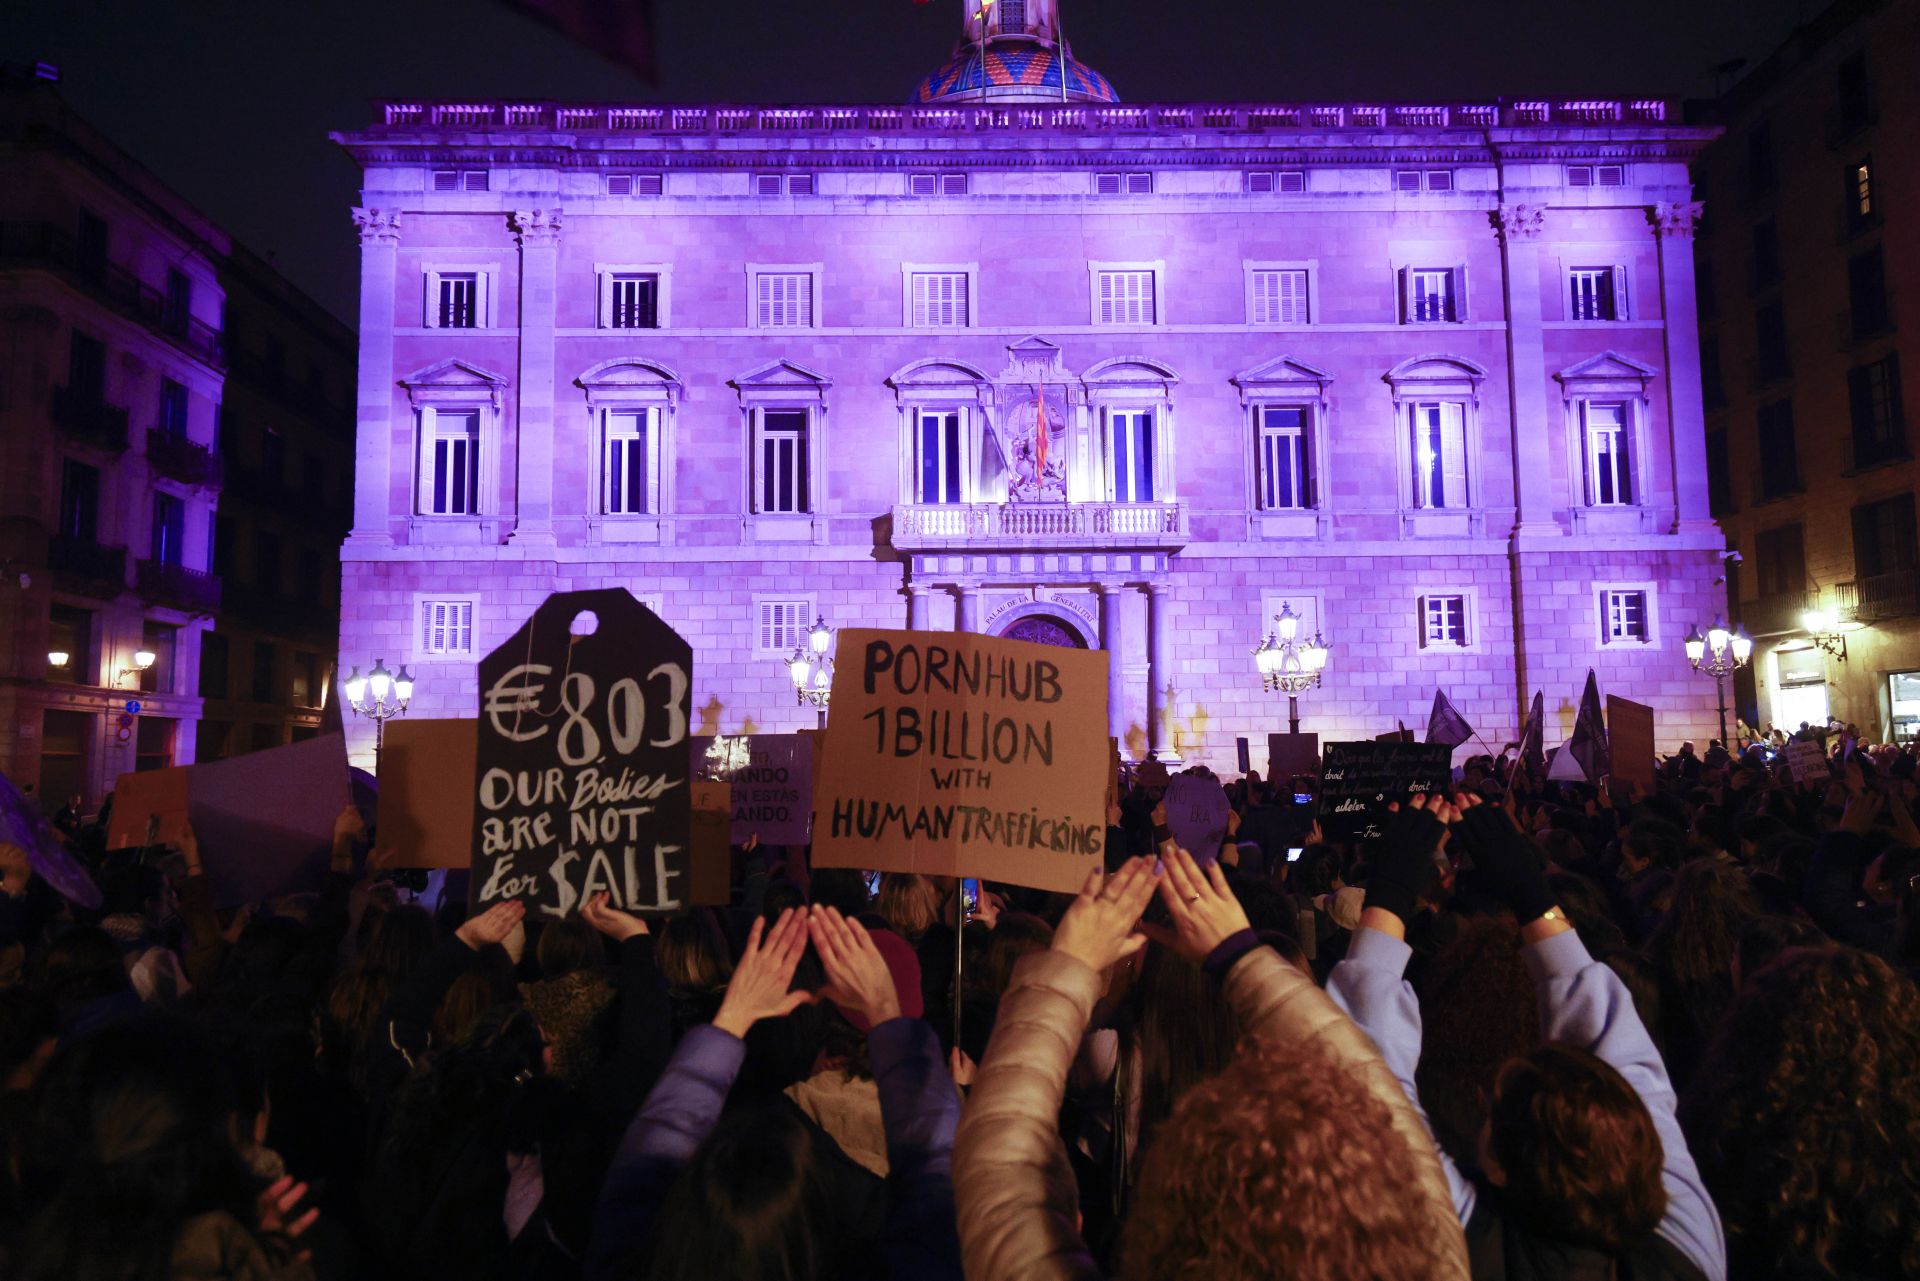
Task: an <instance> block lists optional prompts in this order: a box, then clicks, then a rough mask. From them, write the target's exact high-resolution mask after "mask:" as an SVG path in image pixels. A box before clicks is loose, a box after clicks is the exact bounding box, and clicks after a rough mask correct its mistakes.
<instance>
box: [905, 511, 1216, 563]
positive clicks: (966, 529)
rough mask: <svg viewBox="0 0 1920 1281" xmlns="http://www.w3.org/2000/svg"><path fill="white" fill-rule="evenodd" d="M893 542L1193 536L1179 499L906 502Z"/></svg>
mask: <svg viewBox="0 0 1920 1281" xmlns="http://www.w3.org/2000/svg"><path fill="white" fill-rule="evenodd" d="M892 542H893V546H894V549H895V550H897V551H902V552H931V551H978V550H985V549H1006V550H1018V551H1089V550H1114V551H1178V550H1179V549H1180V548H1182V547H1184V546H1186V544H1187V509H1186V508H1185V507H1184V506H1182V505H1181V504H1179V503H1108V502H1092V503H1072V502H1068V503H902V504H900V505H899V506H897V507H895V508H894V509H893V533H892Z"/></svg>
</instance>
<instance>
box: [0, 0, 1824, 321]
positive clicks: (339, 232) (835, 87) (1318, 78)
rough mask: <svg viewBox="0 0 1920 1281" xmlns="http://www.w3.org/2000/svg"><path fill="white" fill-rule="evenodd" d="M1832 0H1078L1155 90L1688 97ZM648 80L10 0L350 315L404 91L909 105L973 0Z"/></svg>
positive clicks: (760, 16) (733, 16) (860, 12)
mask: <svg viewBox="0 0 1920 1281" xmlns="http://www.w3.org/2000/svg"><path fill="white" fill-rule="evenodd" d="M1822 7H1823V5H1822V4H1821V0H1590V2H1589V3H1584V4H1575V3H1568V2H1567V0H1533V2H1531V3H1528V2H1522V0H1429V2H1427V3H1418V4H1415V3H1385V2H1383V0H1332V2H1327V0H1321V2H1320V3H1307V4H1301V3H1283V2H1282V0H1159V2H1158V3H1154V2H1152V0H1062V5H1061V11H1062V19H1063V21H1064V23H1065V25H1066V34H1067V37H1068V39H1069V40H1070V41H1071V42H1072V44H1073V49H1074V54H1075V56H1077V57H1079V58H1081V59H1082V60H1084V61H1086V62H1088V63H1090V64H1091V65H1092V66H1094V67H1095V68H1097V69H1098V70H1100V71H1102V72H1104V73H1105V74H1106V75H1107V76H1108V78H1109V79H1111V80H1112V81H1113V83H1114V86H1115V87H1116V88H1117V89H1118V90H1119V91H1120V95H1121V97H1122V98H1123V99H1126V100H1130V101H1134V102H1146V101H1160V102H1182V101H1206V100H1257V101H1287V100H1303V99H1321V100H1336V101H1340V100H1354V101H1357V100H1362V99H1385V100H1409V99H1429V98H1439V99H1444V98H1486V97H1491V96H1506V97H1521V96H1528V95H1536V94H1537V95H1546V96H1551V97H1563V96H1586V95H1592V96H1596V97H1619V96H1637V95H1649V96H1683V97H1704V96H1708V95H1710V94H1711V93H1712V92H1713V89H1714V67H1715V66H1716V65H1717V64H1719V63H1721V62H1724V61H1725V60H1727V59H1730V58H1748V59H1751V60H1753V61H1755V62H1757V61H1759V60H1760V59H1761V58H1762V57H1764V56H1765V55H1766V54H1767V53H1768V52H1769V51H1771V50H1772V49H1773V48H1774V47H1775V46H1776V45H1777V44H1778V43H1779V42H1780V41H1781V40H1782V39H1783V38H1784V37H1785V36H1786V35H1787V34H1788V33H1789V32H1790V31H1791V30H1792V28H1793V26H1794V24H1795V23H1796V22H1797V21H1799V20H1801V19H1802V18H1803V17H1806V16H1811V15H1812V14H1813V13H1815V12H1817V11H1818V10H1819V9H1820V8H1822ZM654 8H655V14H656V34H657V36H658V43H659V63H660V77H659V83H658V84H657V85H649V84H647V83H645V82H644V81H642V80H641V79H640V78H639V77H638V76H637V75H634V74H632V73H630V72H628V71H626V70H624V69H622V68H621V67H618V66H616V65H613V64H611V63H608V62H606V61H603V60H602V59H600V58H599V57H598V56H596V55H595V54H594V53H592V52H591V51H589V50H587V49H584V48H581V47H579V46H577V45H574V44H572V43H571V42H569V41H568V40H566V39H565V38H564V37H562V36H559V35H557V34H555V33H553V32H551V31H549V30H547V29H546V28H544V27H542V26H540V25H539V24H538V23H536V22H533V21H531V20H528V19H526V18H523V17H521V16H519V15H518V14H517V13H515V12H514V11H512V10H510V9H508V8H507V7H505V6H504V5H501V4H499V3H496V2H495V0H66V2H65V3H42V4H29V5H16V6H13V8H12V11H11V12H10V13H9V14H8V18H7V25H8V28H9V36H10V40H9V44H10V46H11V47H10V50H9V52H8V53H7V55H6V56H7V57H8V58H9V60H17V59H25V60H28V61H35V60H38V61H44V62H51V63H54V64H56V65H58V66H59V67H60V68H61V72H62V92H63V93H64V94H65V97H66V100H67V101H68V102H69V103H70V104H71V105H72V106H74V107H75V108H76V109H78V110H79V111H80V112H81V114H83V115H84V116H86V117H87V118H88V119H89V120H91V121H92V122H93V123H94V124H95V125H97V126H99V127H100V128H101V129H103V130H104V131H105V132H106V133H107V134H108V135H109V136H110V137H112V138H113V139H114V140H115V141H117V142H118V143H119V144H120V145H121V146H123V147H124V148H126V150H128V151H129V152H130V153H132V154H133V155H134V156H135V157H137V158H138V159H140V160H141V161H143V162H144V163H145V164H146V165H147V166H148V167H149V168H151V169H153V170H154V171H155V172H156V173H158V174H159V175H160V177H161V178H162V179H163V180H164V181H166V182H167V183H168V184H170V185H171V186H172V187H173V188H174V189H175V190H177V191H179V192H181V193H182V194H183V195H185V196H186V197H187V198H188V199H189V200H192V201H193V202H195V203H196V204H197V205H199V206H200V208H201V209H203V210H204V211H205V212H206V213H207V214H209V215H210V216H212V217H213V218H214V219H215V220H216V221H218V222H220V223H221V224H223V225H224V226H226V227H227V228H228V229H229V230H230V231H232V232H233V233H234V234H235V235H236V236H237V237H238V238H239V239H241V240H243V241H245V242H246V243H247V244H249V245H250V246H252V247H253V248H254V249H256V250H258V251H260V252H262V253H265V254H268V255H270V256H272V257H273V258H274V260H275V261H276V262H277V263H278V264H279V265H280V267H281V268H282V269H283V270H284V271H286V273H287V274H288V275H289V276H291V277H292V278H293V280H294V282H295V283H296V284H298V285H300V286H301V287H303V288H305V289H307V290H308V291H309V292H311V293H312V294H313V295H314V296H315V297H317V298H318V299H319V300H320V301H321V303H323V304H324V305H325V306H327V307H328V308H330V309H331V310H333V311H334V312H335V313H336V314H338V315H340V316H342V317H345V318H348V319H349V320H350V319H351V318H352V316H353V314H354V306H355V303H354V296H355V290H356V282H357V280H358V266H357V248H356V241H355V238H354V234H353V229H352V225H351V223H350V221H349V219H348V215H347V209H348V206H350V205H352V204H354V203H355V196H356V191H357V188H358V173H359V171H358V169H357V168H356V167H355V166H354V165H353V163H352V162H351V161H349V160H348V159H347V158H346V156H345V155H344V154H343V153H341V152H340V150H339V149H338V148H337V147H335V146H334V145H333V144H332V143H331V142H329V141H328V140H327V131H328V130H330V129H355V128H359V127H361V126H362V125H365V124H368V123H370V122H371V121H372V119H373V103H374V102H375V101H377V100H378V99H381V98H383V97H394V98H406V97H418V98H426V99H436V98H439V99H457V98H478V99H492V98H503V97H511V98H521V99H547V98H557V99H597V100H603V101H606V100H629V101H675V102H899V101H903V100H904V99H905V97H906V95H907V93H908V91H909V89H910V88H911V86H912V85H913V83H914V81H915V80H916V79H917V78H919V77H920V76H921V75H924V74H925V73H926V72H928V71H930V70H932V69H933V68H934V67H935V66H937V65H938V64H939V63H940V62H941V61H942V60H943V59H944V57H945V56H946V54H947V52H948V51H949V49H950V48H951V46H952V43H953V39H954V35H955V33H956V32H957V31H958V29H959V25H960V13H959V4H958V3H957V2H956V0H933V3H930V4H927V5H924V6H922V5H916V4H914V3H912V2H911V0H813V2H812V3H804V2H802V0H784V2H781V0H655V5H654Z"/></svg>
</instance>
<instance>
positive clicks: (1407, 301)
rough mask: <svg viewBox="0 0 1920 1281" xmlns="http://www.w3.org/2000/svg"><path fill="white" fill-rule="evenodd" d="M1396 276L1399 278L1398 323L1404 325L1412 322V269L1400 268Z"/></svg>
mask: <svg viewBox="0 0 1920 1281" xmlns="http://www.w3.org/2000/svg"><path fill="white" fill-rule="evenodd" d="M1398 275H1399V278H1400V323H1401V324H1403V325H1405V324H1410V323H1412V321H1413V268H1411V267H1402V268H1400V270H1399V272H1398Z"/></svg>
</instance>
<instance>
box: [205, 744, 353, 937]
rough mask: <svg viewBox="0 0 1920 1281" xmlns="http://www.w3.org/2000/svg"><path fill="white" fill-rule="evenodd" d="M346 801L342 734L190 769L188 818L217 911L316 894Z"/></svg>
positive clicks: (344, 751) (344, 754)
mask: <svg viewBox="0 0 1920 1281" xmlns="http://www.w3.org/2000/svg"><path fill="white" fill-rule="evenodd" d="M350 795H351V792H350V790H349V788H348V785H347V745H346V740H345V738H344V737H343V736H342V735H339V734H321V735H319V736H317V737H315V738H310V739H307V740H306V741H305V742H300V743H290V744H288V745H287V746H285V747H274V748H269V749H268V750H266V751H264V752H249V753H247V754H246V755H245V756H236V757H234V758H232V759H231V760H225V761H211V762H209V763H207V764H205V765H195V766H192V767H191V768H190V772H189V774H188V778H187V798H188V813H189V815H190V816H191V817H192V820H193V834H194V836H195V837H196V838H198V840H199V842H200V862H201V865H202V866H203V867H204V868H205V869H206V873H207V885H208V888H209V889H210V890H211V891H212V894H213V902H214V906H216V907H235V906H238V905H239V904H241V903H252V902H256V901H258V900H260V899H263V898H269V897H272V896H274V895H277V894H290V893H295V892H298V891H302V890H317V889H319V888H320V887H321V885H322V884H324V883H325V881H326V876H327V860H328V856H329V855H330V854H331V853H332V850H333V821H334V819H335V818H337V817H338V816H339V814H340V811H341V810H342V809H343V808H345V806H346V804H347V800H348V798H349V796H350Z"/></svg>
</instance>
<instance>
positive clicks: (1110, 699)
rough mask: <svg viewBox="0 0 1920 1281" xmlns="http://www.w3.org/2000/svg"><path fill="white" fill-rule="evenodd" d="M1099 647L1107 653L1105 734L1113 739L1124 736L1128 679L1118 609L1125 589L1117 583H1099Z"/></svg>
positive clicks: (1124, 594)
mask: <svg viewBox="0 0 1920 1281" xmlns="http://www.w3.org/2000/svg"><path fill="white" fill-rule="evenodd" d="M1099 590H1100V647H1101V648H1102V649H1104V650H1106V651H1107V733H1108V734H1110V735H1112V736H1113V737H1114V738H1118V739H1125V738H1126V736H1127V677H1126V673H1125V671H1124V670H1122V664H1123V662H1124V659H1125V655H1123V654H1122V653H1121V651H1120V606H1121V603H1122V602H1123V601H1124V600H1125V599H1126V588H1124V587H1121V586H1120V585H1119V584H1118V583H1101V584H1100V588H1099Z"/></svg>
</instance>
